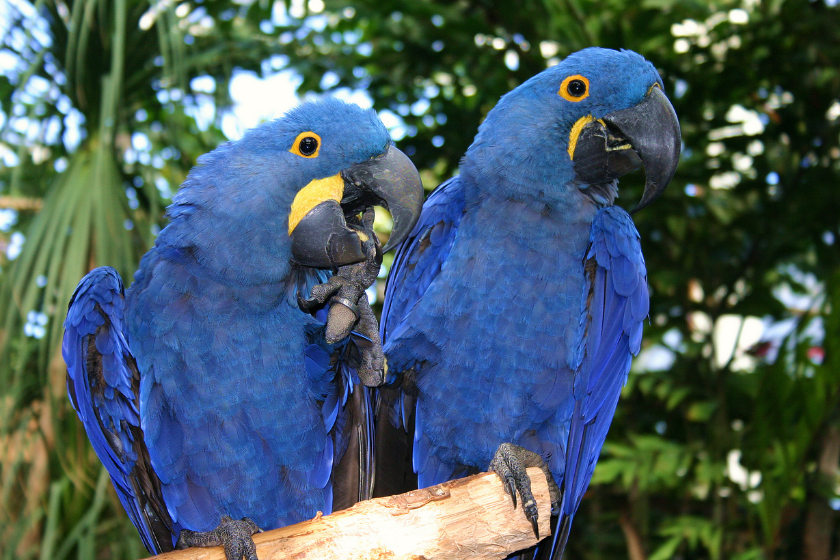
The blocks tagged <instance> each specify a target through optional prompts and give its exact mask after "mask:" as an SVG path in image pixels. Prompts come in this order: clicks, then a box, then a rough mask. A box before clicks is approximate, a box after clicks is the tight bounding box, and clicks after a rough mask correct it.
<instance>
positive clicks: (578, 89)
mask: <svg viewBox="0 0 840 560" xmlns="http://www.w3.org/2000/svg"><path fill="white" fill-rule="evenodd" d="M568 90H569V95H571V96H572V97H580V96H581V95H583V94H584V93H586V84H584V83H583V80H572V81H571V82H569V87H568Z"/></svg>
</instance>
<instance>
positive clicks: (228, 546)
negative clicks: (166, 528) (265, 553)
mask: <svg viewBox="0 0 840 560" xmlns="http://www.w3.org/2000/svg"><path fill="white" fill-rule="evenodd" d="M260 532H262V529H260V528H259V527H257V524H256V523H254V522H253V521H251V520H250V519H248V518H247V517H243V518H242V519H240V520H234V519H231V518H230V517H228V516H227V515H225V516H223V517H222V521H221V522H220V523H219V526H218V527H216V528H215V529H213V530H212V531H208V532H206V533H197V532H196V531H190V530H188V529H183V530H181V534H180V535H178V542H177V543H176V545H175V548H178V549H182V548H189V547H191V546H202V547H207V546H223V547H225V557H226V558H227V560H242V559H243V558H244V559H245V560H257V547H256V546H255V545H254V539H252V538H251V537H252V535H255V534H256V533H260Z"/></svg>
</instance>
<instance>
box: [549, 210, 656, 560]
mask: <svg viewBox="0 0 840 560" xmlns="http://www.w3.org/2000/svg"><path fill="white" fill-rule="evenodd" d="M589 242H590V244H589V249H588V251H587V253H586V259H585V265H584V269H585V273H586V278H587V284H586V288H585V292H584V295H583V304H582V307H583V310H582V313H581V327H582V328H581V334H582V336H581V339H580V343H579V346H578V348H577V351H576V353H575V355H574V356H573V357H572V360H573V362H575V363H573V364H572V366H573V369H574V370H575V385H574V397H575V407H574V412H573V415H572V419H571V426H570V429H569V442H568V446H567V452H566V460H565V463H566V468H565V475H564V482H563V487H564V488H563V489H564V494H563V502H562V505H561V516H560V521H559V524H558V526H559V529H558V530H557V531H555V533H554V541H553V544H552V549H553V550H554V551H555V555H554V556H553V557H558V558H559V554H556V553H557V552H560V553H562V551H563V548H564V547H565V544H566V539H567V538H568V535H569V527H570V526H571V520H572V517H573V516H574V514H575V511H577V508H578V506H579V505H580V501H581V498H583V494H584V493H585V492H586V488H587V486H589V481H590V480H591V478H592V473H593V472H594V470H595V463H597V461H598V456H599V454H600V452H601V447H602V446H603V445H604V440H605V438H606V437H607V430H608V429H609V426H610V423H611V422H612V418H613V415H614V414H615V407H616V404H617V403H618V397H619V394H620V393H621V388H622V387H623V386H624V383H625V382H626V380H627V374H628V372H629V371H630V361H631V358H632V356H634V355H636V354H638V353H639V348H640V346H641V340H642V322H643V321H644V319H645V317H647V315H648V310H649V304H650V300H649V297H648V288H647V272H646V270H645V260H644V257H643V256H642V249H641V244H640V242H639V233H638V232H637V231H636V227H635V225H634V224H633V221H632V220H631V219H630V216H629V215H628V214H627V212H625V211H624V210H623V209H621V208H619V207H615V206H611V207H607V208H604V209H602V210H600V211H599V212H598V214H596V216H595V220H594V221H593V224H592V229H591V231H590V237H589Z"/></svg>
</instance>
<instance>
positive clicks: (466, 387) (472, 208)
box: [374, 48, 680, 558]
mask: <svg viewBox="0 0 840 560" xmlns="http://www.w3.org/2000/svg"><path fill="white" fill-rule="evenodd" d="M679 153H680V130H679V123H678V121H677V117H676V114H675V112H674V109H673V107H672V106H671V104H670V103H669V101H668V99H667V98H666V96H665V94H664V93H663V83H662V80H661V78H660V77H659V74H658V73H657V71H656V70H655V69H654V67H653V65H652V64H651V63H650V62H648V61H646V60H645V59H644V58H642V57H641V56H640V55H638V54H636V53H633V52H630V51H620V52H619V51H614V50H608V49H601V48H590V49H586V50H583V51H581V52H578V53H576V54H573V55H571V56H569V57H568V58H566V59H565V60H563V61H562V62H560V63H559V64H558V65H556V66H554V67H552V68H549V69H547V70H545V71H543V72H542V73H540V74H538V75H536V76H534V77H533V78H531V79H530V80H528V81H526V82H525V83H523V84H522V85H520V86H519V87H517V88H516V89H514V90H513V91H511V92H510V93H508V94H507V95H505V96H504V97H502V99H501V100H500V102H499V103H498V105H497V106H496V107H495V108H494V109H493V110H491V111H490V112H489V114H488V115H487V118H486V120H485V121H484V122H483V124H482V125H481V126H480V128H479V131H478V134H477V136H476V137H475V140H474V142H473V144H472V145H471V146H470V148H469V149H468V151H467V153H466V155H465V156H464V158H463V160H462V161H461V166H460V175H459V176H456V177H454V178H453V179H450V180H449V181H447V182H445V183H443V184H442V185H441V186H440V187H439V188H438V189H437V190H435V191H434V192H433V193H432V194H431V195H430V196H429V198H428V199H427V200H426V202H425V204H424V206H423V211H422V214H421V217H420V220H419V221H418V223H417V225H416V226H415V228H414V230H413V231H412V232H411V234H410V235H409V237H408V239H407V240H406V241H405V242H404V243H403V244H402V245H401V246H400V247H399V248H398V250H397V254H396V257H395V260H394V264H393V266H392V268H391V271H390V274H389V278H388V285H387V289H386V297H385V302H384V307H383V312H382V321H381V332H380V334H381V337H382V341H383V347H384V350H385V355H386V357H387V360H388V373H389V376H391V377H395V378H396V381H394V384H395V385H398V388H396V389H395V388H393V387H391V388H385V389H383V390H381V391H380V394H379V398H380V403H379V413H378V416H377V422H378V424H377V428H376V429H377V441H376V453H377V455H378V459H377V462H376V477H377V482H376V487H375V492H374V493H375V495H382V494H391V493H394V492H396V491H399V490H404V489H405V488H407V487H410V486H411V485H412V484H415V483H414V482H413V480H412V477H413V476H414V474H416V477H417V481H416V484H418V485H419V487H426V486H429V485H433V484H437V483H440V482H443V481H446V480H449V479H452V478H456V477H460V476H465V475H467V474H472V473H475V472H478V471H483V470H486V469H488V465H489V466H490V470H493V471H495V472H496V473H497V474H499V476H500V477H501V478H502V480H503V482H504V483H505V487H506V489H507V490H508V492H509V493H510V494H511V497H512V498H513V501H514V505H516V495H517V493H518V494H519V495H520V498H521V503H522V505H523V509H524V511H525V514H526V515H527V516H528V518H529V519H530V520H531V522H532V523H533V525H534V530H535V532H536V531H537V528H536V527H537V526H536V518H537V509H536V505H535V503H534V501H533V496H532V494H531V492H530V483H529V481H528V479H527V476H524V474H523V473H524V468H523V467H527V466H542V467H543V469H544V471H545V472H546V473H547V475H548V474H550V476H548V478H549V483H550V487H551V494H552V513H553V515H556V516H558V518H559V525H555V531H554V538H553V539H552V540H551V541H550V542H549V541H547V542H546V543H543V544H542V545H541V546H542V550H543V552H541V554H542V555H545V552H548V553H549V555H550V556H552V557H555V558H558V557H559V556H560V555H562V551H563V549H564V547H565V542H566V539H567V538H568V531H569V527H570V525H571V521H572V517H573V516H574V514H575V511H576V510H577V508H578V505H579V504H580V500H581V497H582V496H583V494H584V492H585V490H586V487H587V486H588V484H589V480H590V478H591V477H592V472H593V470H594V468H595V463H596V461H597V460H598V454H599V452H600V450H601V446H602V445H603V443H604V438H605V437H606V434H607V429H608V427H609V425H610V422H611V420H612V417H613V414H614V412H615V407H616V403H617V401H618V396H619V393H620V391H621V388H622V386H623V385H624V383H625V380H626V378H627V374H628V371H629V369H630V361H631V357H632V356H633V355H635V354H637V353H638V352H639V347H640V342H641V336H642V321H643V319H644V318H645V317H646V316H647V314H648V304H649V301H648V289H647V283H646V279H647V276H646V271H645V261H644V258H643V257H642V251H641V248H640V239H639V234H638V232H637V231H636V228H635V226H634V225H633V222H632V220H631V218H630V215H629V214H628V213H627V212H625V211H624V210H623V209H621V208H620V207H618V206H614V204H613V203H614V201H615V199H616V197H617V196H618V184H617V180H616V179H617V178H618V177H620V176H621V175H624V174H625V173H627V172H629V171H632V170H634V169H637V168H638V167H640V166H641V165H644V167H645V170H646V176H647V183H646V186H645V192H644V195H643V198H642V200H641V202H640V203H639V205H638V207H637V209H638V208H641V207H643V206H646V205H647V204H649V203H650V202H651V201H652V200H653V199H655V198H656V197H657V196H658V195H659V194H660V193H661V192H662V190H663V189H664V188H665V186H666V185H667V184H668V182H669V181H670V180H671V178H672V177H673V174H674V171H675V168H676V165H677V161H678V159H679ZM406 431H407V432H409V433H408V434H407V435H406ZM412 471H413V472H412ZM552 478H553V480H554V481H556V483H557V485H559V487H558V486H557V485H554V484H553V482H552V481H551V479H552Z"/></svg>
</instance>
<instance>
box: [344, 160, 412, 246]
mask: <svg viewBox="0 0 840 560" xmlns="http://www.w3.org/2000/svg"><path fill="white" fill-rule="evenodd" d="M341 176H342V177H344V181H345V183H346V187H345V189H344V198H342V199H341V206H342V207H343V208H345V209H349V210H350V211H351V212H353V211H359V212H361V211H363V210H364V208H367V207H370V206H384V207H385V208H387V209H388V211H389V212H390V213H391V217H393V219H394V227H393V229H392V230H391V237H390V238H389V239H388V242H387V243H386V244H385V247H383V248H382V252H383V253H387V252H388V251H390V250H391V249H393V248H394V247H396V246H397V245H399V244H400V243H402V242H403V241H405V239H406V238H407V237H408V234H409V233H411V230H412V229H413V228H414V224H416V223H417V220H418V219H419V218H420V211H421V210H422V209H423V183H422V182H421V181H420V174H419V173H418V172H417V169H416V168H415V167H414V164H413V163H411V160H410V159H408V156H406V155H405V154H404V153H402V152H401V151H399V150H398V149H397V148H396V147H395V146H393V145H390V146H388V148H387V149H386V150H385V153H383V154H382V155H381V156H379V157H375V158H373V159H370V160H368V161H365V162H362V163H360V164H358V165H354V166H353V167H351V168H350V169H346V170H344V171H342V172H341Z"/></svg>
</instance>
